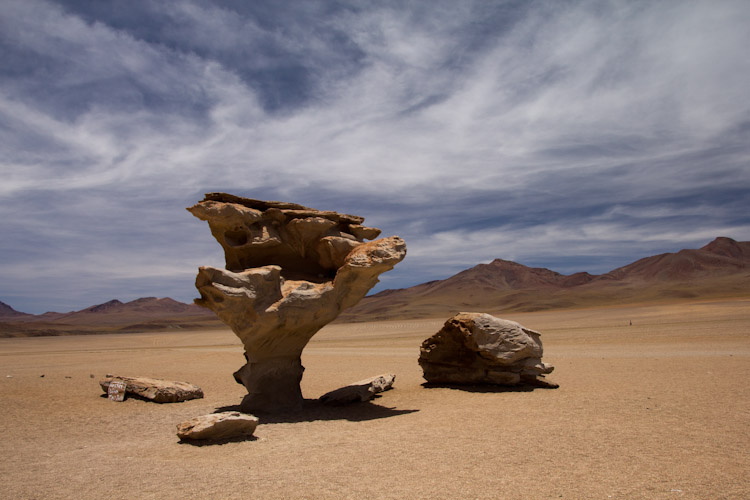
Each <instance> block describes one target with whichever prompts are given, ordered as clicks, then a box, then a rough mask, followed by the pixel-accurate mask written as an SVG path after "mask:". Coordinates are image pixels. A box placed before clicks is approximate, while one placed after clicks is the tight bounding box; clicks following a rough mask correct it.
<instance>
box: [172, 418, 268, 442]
mask: <svg viewBox="0 0 750 500" xmlns="http://www.w3.org/2000/svg"><path fill="white" fill-rule="evenodd" d="M257 426H258V417H255V416H253V415H248V414H246V413H240V412H238V411H225V412H222V413H212V414H210V415H203V416H200V417H195V418H191V419H190V420H187V421H185V422H182V423H180V424H177V436H178V437H179V438H180V440H211V441H218V440H222V439H232V438H238V437H250V436H252V435H253V432H255V428H256V427H257Z"/></svg>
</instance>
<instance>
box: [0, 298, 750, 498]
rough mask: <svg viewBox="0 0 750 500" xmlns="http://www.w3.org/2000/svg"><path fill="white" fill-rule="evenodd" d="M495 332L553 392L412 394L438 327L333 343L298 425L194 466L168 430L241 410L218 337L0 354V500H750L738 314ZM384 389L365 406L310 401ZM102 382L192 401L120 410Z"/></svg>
mask: <svg viewBox="0 0 750 500" xmlns="http://www.w3.org/2000/svg"><path fill="white" fill-rule="evenodd" d="M501 316H502V317H506V318H508V319H513V320H516V321H519V322H521V323H522V324H523V325H525V326H527V327H529V328H533V329H536V330H538V331H541V332H542V334H543V337H542V338H543V341H544V345H545V353H544V360H545V361H546V362H549V363H552V364H554V365H555V367H556V369H555V372H554V373H552V375H550V377H549V378H550V379H551V380H553V381H554V382H557V383H559V384H560V388H559V389H554V390H549V389H546V390H545V389H537V390H533V391H529V392H524V391H503V390H502V389H497V390H495V389H486V388H464V389H458V388H426V387H424V386H423V385H422V382H423V380H422V378H421V370H420V368H419V366H418V365H417V361H416V360H417V356H418V350H419V344H420V342H421V341H422V340H423V339H424V338H426V337H428V336H429V335H431V334H432V333H434V332H435V331H437V330H438V329H439V328H440V326H441V324H442V321H444V320H445V319H447V317H444V318H426V319H416V320H399V321H382V322H363V323H356V324H333V325H329V326H328V327H326V328H324V329H323V330H322V331H321V332H320V333H319V334H318V335H316V336H315V337H314V338H313V340H312V342H311V343H310V344H309V345H308V347H307V348H306V350H305V352H304V354H303V363H304V365H305V367H306V371H305V375H304V378H303V380H302V389H303V394H304V395H305V397H306V398H308V399H309V400H308V402H307V404H306V409H305V411H304V412H302V413H298V414H294V415H289V416H286V417H277V418H263V419H262V420H261V425H260V426H259V427H258V429H257V430H256V432H255V434H256V438H255V439H253V440H247V441H235V442H228V443H223V444H214V445H206V446H195V445H191V444H181V443H180V442H179V441H178V439H177V437H176V435H175V425H176V424H177V423H179V422H181V421H183V420H187V419H189V418H191V417H193V416H197V415H202V414H205V413H210V412H214V411H216V410H218V409H222V408H227V407H233V406H234V405H237V404H238V403H239V401H240V400H241V398H242V396H243V394H244V393H245V389H244V388H243V387H242V386H240V385H238V384H236V383H235V382H234V380H233V379H232V372H233V371H234V370H235V369H237V368H238V367H239V366H241V365H242V364H243V363H244V360H243V357H242V349H241V345H240V342H239V340H238V339H237V338H236V337H235V336H234V335H233V334H232V333H231V331H229V330H228V329H220V330H210V331H207V330H204V331H188V332H179V331H172V332H160V333H141V334H138V333H135V334H128V335H122V334H119V335H113V334H106V335H95V336H92V335H88V336H61V337H36V338H5V339H0V360H1V361H0V366H2V372H1V373H0V404H1V405H2V414H1V416H0V421H1V422H2V429H3V439H2V441H0V450H1V451H2V456H3V460H2V462H1V463H0V473H2V477H3V481H2V483H1V484H0V497H2V498H19V499H22V498H26V499H32V498H38V499H40V498H45V499H55V498H123V499H125V498H127V499H130V498H141V499H148V498H509V499H513V498H519V499H520V498H604V499H606V498H627V499H635V498H644V499H646V498H648V499H652V498H657V499H661V498H663V499H706V498H712V499H719V498H732V499H742V498H748V497H750V480H748V476H749V473H750V454H748V450H750V392H748V391H747V389H746V388H745V387H744V381H745V380H747V379H748V377H750V300H748V299H747V298H734V299H716V300H710V301H706V300H704V301H697V300H694V301H685V300H683V301H682V302H680V303H676V304H675V303H666V302H665V303H659V302H652V303H650V304H645V305H643V304H642V305H627V306H607V307H591V308H578V309H569V310H558V311H544V312H531V313H521V312H517V313H509V314H501ZM631 322H632V325H631V324H630V323H631ZM383 372H392V373H395V374H396V376H397V378H396V384H395V386H394V389H393V390H391V391H388V392H385V393H383V394H382V395H381V396H380V397H378V398H376V399H375V400H373V401H372V402H371V403H360V404H357V405H353V406H347V407H333V408H328V407H321V406H319V405H318V404H317V403H316V402H315V401H314V399H315V398H317V397H318V396H320V395H322V394H323V393H325V392H327V391H329V390H331V389H334V388H337V387H340V386H341V385H344V384H346V383H348V382H352V381H354V380H358V379H361V378H364V377H367V376H370V375H376V374H378V373H383ZM107 373H114V374H120V375H144V376H152V377H159V378H167V379H174V380H184V381H189V382H192V383H196V384H198V385H200V386H201V387H203V389H204V390H205V393H206V397H205V398H204V399H200V400H193V401H188V402H184V403H176V404H162V405H159V404H154V403H150V402H145V401H142V400H137V399H127V400H126V401H125V402H122V403H116V402H112V401H109V400H108V399H106V398H104V397H102V392H101V389H100V388H99V385H98V380H99V379H101V378H103V377H104V375H105V374H107ZM92 377H93V378H92Z"/></svg>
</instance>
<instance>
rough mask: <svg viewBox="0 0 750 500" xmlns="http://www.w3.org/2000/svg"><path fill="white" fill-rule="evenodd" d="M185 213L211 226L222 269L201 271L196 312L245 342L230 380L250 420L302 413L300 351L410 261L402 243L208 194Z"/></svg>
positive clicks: (354, 224) (351, 221) (305, 214)
mask: <svg viewBox="0 0 750 500" xmlns="http://www.w3.org/2000/svg"><path fill="white" fill-rule="evenodd" d="M188 210H189V211H190V212H191V213H192V214H193V215H195V216H196V217H198V218H199V219H201V220H205V221H207V222H208V225H209V228H210V229H211V234H213V236H214V237H215V238H216V240H217V241H218V242H219V243H220V244H221V246H222V247H223V248H224V254H225V257H226V269H218V268H213V267H201V268H200V269H199V271H198V276H197V278H196V282H195V286H196V288H198V291H199V292H200V294H201V297H200V298H199V299H196V300H195V303H196V304H198V305H201V306H204V307H207V308H209V309H211V310H212V311H214V312H215V313H216V314H217V315H218V316H219V318H220V319H221V320H222V321H223V322H224V323H226V324H227V325H229V327H230V328H232V330H233V331H234V332H235V333H236V334H237V336H238V337H239V338H240V339H241V340H242V342H243V344H244V346H245V358H246V359H247V364H245V365H244V366H243V367H242V368H240V369H239V370H238V371H237V372H236V373H235V374H234V378H235V380H237V382H238V383H241V384H243V385H244V386H245V387H246V388H247V391H248V395H247V396H245V398H244V399H243V401H242V405H241V409H242V411H245V412H275V411H281V410H290V409H296V408H299V407H301V405H302V401H303V400H302V393H301V392H300V388H299V383H300V380H301V379H302V372H303V370H304V368H303V367H302V363H301V362H300V355H301V353H302V349H304V347H305V345H307V343H308V341H309V340H310V338H312V336H313V335H315V333H317V332H318V330H320V329H321V328H322V327H323V326H325V325H326V324H328V323H329V322H331V321H333V320H334V319H335V318H336V316H338V315H339V313H340V312H341V311H342V310H343V309H345V308H347V307H351V306H353V305H355V304H356V303H357V302H359V301H360V300H361V299H362V297H364V296H365V295H366V294H367V292H368V291H369V290H370V289H371V288H372V287H373V286H375V284H376V283H377V282H378V276H379V275H380V274H381V273H383V272H385V271H388V270H390V269H392V268H393V266H395V265H396V264H397V263H399V262H400V261H401V260H403V258H404V257H405V255H406V244H405V243H404V242H403V240H402V239H401V238H399V237H397V236H393V237H390V238H383V239H379V240H375V241H370V242H365V241H364V240H365V239H371V238H376V237H377V236H378V235H379V234H380V230H379V229H375V228H370V227H366V226H363V225H362V223H363V222H364V219H363V218H362V217H357V216H354V215H347V214H340V213H337V212H327V211H320V210H315V209H312V208H307V207H303V206H301V205H297V204H294V203H283V202H275V201H260V200H253V199H249V198H241V197H238V196H233V195H229V194H225V193H209V194H207V195H206V198H205V199H204V200H203V201H201V202H200V203H198V204H197V205H195V206H192V207H190V208H188Z"/></svg>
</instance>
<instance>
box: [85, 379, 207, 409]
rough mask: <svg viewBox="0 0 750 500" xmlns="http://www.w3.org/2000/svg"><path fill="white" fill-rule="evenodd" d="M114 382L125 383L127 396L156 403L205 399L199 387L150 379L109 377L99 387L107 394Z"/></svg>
mask: <svg viewBox="0 0 750 500" xmlns="http://www.w3.org/2000/svg"><path fill="white" fill-rule="evenodd" d="M113 380H121V381H123V382H125V384H126V388H125V393H126V394H133V395H135V396H139V397H141V398H145V399H150V400H151V401H154V402H155V403H178V402H180V401H188V400H190V399H199V398H202V397H203V389H201V388H200V387H198V386H197V385H193V384H189V383H187V382H177V381H171V380H161V379H158V378H148V377H116V376H107V378H105V379H103V380H100V381H99V385H100V386H101V388H102V390H103V391H104V392H105V393H106V392H107V391H108V390H109V384H110V383H111V382H112V381H113Z"/></svg>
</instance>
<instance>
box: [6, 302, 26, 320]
mask: <svg viewBox="0 0 750 500" xmlns="http://www.w3.org/2000/svg"><path fill="white" fill-rule="evenodd" d="M26 316H31V314H26V313H22V312H19V311H16V310H15V309H13V308H12V307H10V306H9V305H8V304H6V303H5V302H0V319H7V318H22V317H26Z"/></svg>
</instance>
